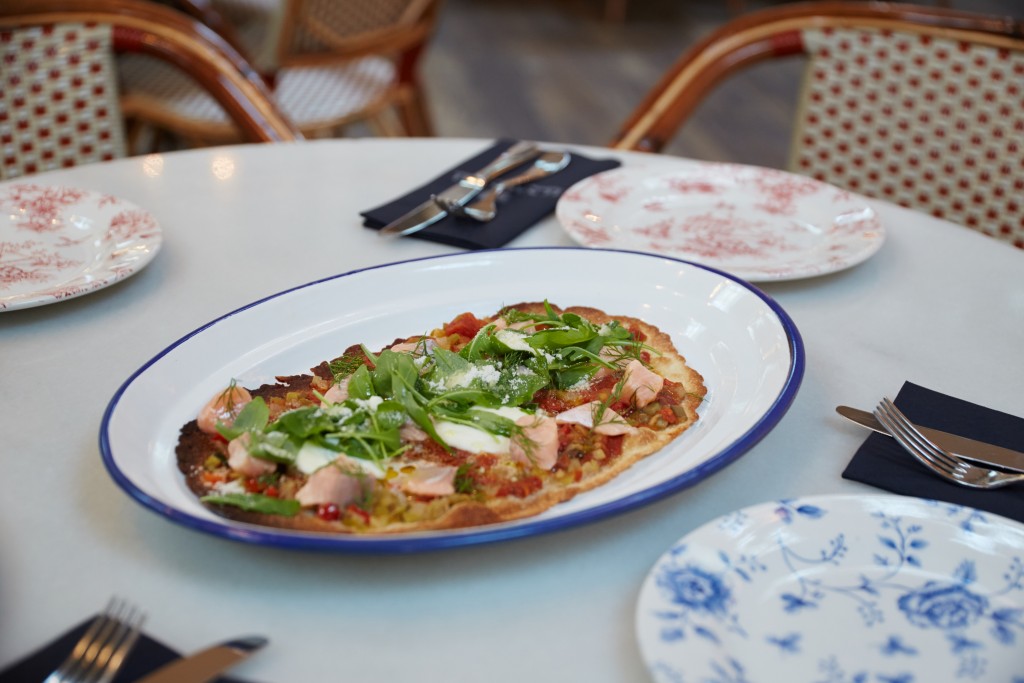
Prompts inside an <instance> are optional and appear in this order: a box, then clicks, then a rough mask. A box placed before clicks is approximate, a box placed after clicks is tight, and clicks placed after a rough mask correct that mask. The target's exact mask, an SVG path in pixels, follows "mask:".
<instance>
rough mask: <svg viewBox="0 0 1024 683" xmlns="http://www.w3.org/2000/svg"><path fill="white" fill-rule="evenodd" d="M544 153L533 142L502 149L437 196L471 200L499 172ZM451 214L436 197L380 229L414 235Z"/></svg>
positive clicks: (389, 233) (463, 201) (385, 233)
mask: <svg viewBox="0 0 1024 683" xmlns="http://www.w3.org/2000/svg"><path fill="white" fill-rule="evenodd" d="M539 154H540V150H539V149H537V146H536V145H534V144H533V143H531V142H518V143H516V144H514V145H512V146H511V147H509V148H508V149H507V150H505V151H504V152H502V153H501V154H500V155H499V156H498V157H497V158H496V159H495V160H494V161H492V162H491V163H489V164H488V165H487V166H485V167H483V168H481V169H480V170H479V171H476V172H475V173H470V174H468V175H466V176H463V177H462V179H460V180H459V181H458V182H457V183H455V184H454V185H452V186H451V187H449V188H448V189H446V190H444V191H443V192H441V193H439V194H438V195H437V199H440V200H450V201H453V202H455V203H457V204H459V205H460V206H464V205H465V204H467V203H469V202H470V201H471V200H472V199H473V198H474V197H476V196H477V195H478V194H480V192H481V191H483V189H484V188H485V187H486V186H487V183H489V182H491V181H492V180H494V179H495V178H497V177H498V176H500V175H502V174H504V173H507V172H508V171H511V170H512V169H513V168H516V167H517V166H521V165H522V164H525V163H526V162H527V161H532V160H533V159H535V158H537V156H538V155H539ZM447 215H448V212H447V211H445V210H444V209H442V208H441V206H440V204H439V203H438V201H436V200H435V199H434V198H433V197H431V198H430V199H428V200H427V201H425V202H423V203H422V204H420V205H419V206H417V207H416V208H415V209H413V210H412V211H409V212H408V213H406V214H405V215H404V216H402V217H401V218H398V219H395V220H393V221H391V222H390V223H388V224H387V225H385V226H384V227H383V228H381V229H380V231H379V233H378V234H380V235H383V236H385V237H390V236H398V235H411V234H412V233H414V232H417V231H419V230H422V229H423V228H426V227H427V226H430V225H433V224H434V223H436V222H438V221H439V220H441V219H442V218H444V217H445V216H447Z"/></svg>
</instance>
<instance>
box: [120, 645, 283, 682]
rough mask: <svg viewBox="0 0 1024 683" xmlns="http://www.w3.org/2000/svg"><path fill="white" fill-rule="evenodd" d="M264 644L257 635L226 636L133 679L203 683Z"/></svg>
mask: <svg viewBox="0 0 1024 683" xmlns="http://www.w3.org/2000/svg"><path fill="white" fill-rule="evenodd" d="M266 644H267V639H266V638H262V637H260V636H249V637H248V638H239V639H237V640H229V641H227V642H226V643H220V644H219V645H214V646H213V647H208V648H206V649H205V650H200V651H199V652H196V653H195V654H192V655H188V656H187V657H182V658H181V659H178V660H175V661H173V662H171V663H170V664H166V665H164V666H162V667H160V668H159V669H157V670H156V671H154V672H152V673H150V674H149V675H148V676H144V677H143V678H140V679H139V680H138V681H136V683H205V682H206V681H210V680H213V679H214V678H216V677H217V676H218V675H219V674H221V673H223V672H224V671H226V670H227V669H229V668H231V667H232V666H234V665H235V664H238V663H239V662H240V661H242V660H243V659H245V658H246V657H248V656H249V655H251V654H252V653H254V652H256V651H257V650H259V649H260V648H262V647H263V646H264V645H266Z"/></svg>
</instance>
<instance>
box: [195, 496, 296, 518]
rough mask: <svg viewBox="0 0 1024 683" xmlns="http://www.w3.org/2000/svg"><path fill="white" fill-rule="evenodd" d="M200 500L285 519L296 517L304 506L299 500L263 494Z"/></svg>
mask: <svg viewBox="0 0 1024 683" xmlns="http://www.w3.org/2000/svg"><path fill="white" fill-rule="evenodd" d="M199 500H201V501H202V502H204V503H211V504H213V505H232V506H234V507H237V508H241V509H243V510H247V511H249V512H261V513H263V514H268V515H283V516H285V517H294V516H295V515H297V514H299V511H300V510H301V509H302V505H301V504H300V503H299V501H297V500H292V499H285V498H272V497H270V496H265V495H263V494H262V493H224V494H220V495H210V496H203V497H202V498H200V499H199Z"/></svg>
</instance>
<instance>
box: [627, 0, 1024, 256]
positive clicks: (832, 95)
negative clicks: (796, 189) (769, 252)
mask: <svg viewBox="0 0 1024 683" xmlns="http://www.w3.org/2000/svg"><path fill="white" fill-rule="evenodd" d="M791 55H804V56H805V57H806V60H807V64H806V69H805V74H804V80H803V85H802V87H801V91H800V95H799V102H798V103H797V106H796V109H795V111H796V115H795V121H794V125H793V135H792V144H791V152H790V158H789V170H792V171H795V172H798V173H803V174H805V175H809V176H812V177H814V178H817V179H819V180H822V181H825V182H828V183H831V184H833V185H837V186H839V187H843V188H845V189H848V190H852V191H855V192H859V193H861V194H864V195H867V196H870V197H875V198H880V199H886V200H889V201H893V202H896V203H898V204H901V205H903V206H907V207H911V208H915V209H918V210H921V211H925V212H927V213H930V214H932V215H935V216H939V217H942V218H946V219H948V220H951V221H954V222H957V223H960V224H962V225H965V226H968V227H970V228H973V229H976V230H979V231H981V232H983V233H985V234H987V235H990V236H992V237H996V238H998V239H1002V240H1005V241H1008V242H1010V243H1012V244H1014V245H1016V246H1018V247H1021V248H1024V200H1021V191H1022V190H1024V38H1022V37H1021V33H1020V26H1019V25H1018V24H1017V23H1016V22H1014V21H1012V20H1008V19H1001V18H994V17H983V16H978V15H974V14H967V13H964V12H955V11H951V10H944V9H939V8H927V7H916V6H909V5H891V4H884V5H879V4H875V3H855V2H854V3H851V2H818V3H804V4H797V5H792V6H784V7H778V8H773V9H769V10H764V11H761V12H752V13H750V14H748V15H746V16H743V17H741V18H739V19H736V20H734V21H732V22H730V23H729V24H728V25H726V26H724V27H723V28H722V29H720V30H719V31H718V32H716V33H715V34H714V35H712V36H711V37H709V38H708V39H706V40H705V41H703V42H702V43H701V44H699V45H698V46H696V47H695V48H694V49H693V50H691V51H689V52H687V53H686V54H684V55H683V57H682V58H681V59H680V61H679V62H677V63H676V65H675V66H674V67H673V68H672V69H671V70H670V71H669V72H668V73H667V74H666V75H665V78H664V79H663V80H662V81H661V82H660V83H659V84H658V85H657V86H656V87H655V89H654V90H653V91H652V92H651V93H649V95H648V96H647V98H646V99H645V101H644V102H643V103H642V104H641V105H640V107H638V108H637V109H636V110H635V111H634V113H633V114H632V116H631V117H630V118H629V120H628V121H627V123H626V124H625V125H624V126H623V128H622V129H621V130H620V132H619V134H618V136H617V137H616V139H615V140H614V141H613V143H612V146H614V147H617V148H620V149H643V150H648V151H660V150H661V149H662V148H663V147H664V145H665V144H666V143H667V142H668V141H669V140H670V139H671V138H672V137H673V136H674V135H676V134H677V132H678V131H679V129H680V128H681V127H682V125H683V124H684V122H685V120H686V118H687V117H688V116H689V114H690V113H691V112H692V111H693V110H694V109H695V108H696V106H697V105H698V104H699V103H700V101H701V100H702V99H703V98H704V97H705V96H706V95H707V94H708V93H710V91H711V90H712V89H713V88H714V87H715V86H716V85H717V84H718V83H719V82H721V81H722V80H723V79H724V78H725V77H726V76H728V75H730V74H732V73H733V72H735V71H736V70H738V69H740V68H741V67H744V66H747V65H749V64H752V63H754V62H760V61H764V60H767V59H771V58H776V57H784V56H791Z"/></svg>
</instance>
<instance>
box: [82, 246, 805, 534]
mask: <svg viewBox="0 0 1024 683" xmlns="http://www.w3.org/2000/svg"><path fill="white" fill-rule="evenodd" d="M544 299H548V300H549V301H551V302H552V303H555V304H558V305H561V306H570V305H588V306H593V307H597V308H601V309H604V310H605V311H606V312H608V313H610V314H612V315H623V316H632V317H637V318H642V319H644V320H646V321H648V322H651V323H653V324H654V325H657V326H658V327H660V328H661V329H662V330H664V331H665V332H666V333H668V334H669V335H670V336H671V337H672V339H673V341H674V342H675V344H676V346H677V347H678V349H679V350H680V351H681V352H682V353H683V354H684V355H685V356H686V358H687V360H688V361H689V363H690V364H691V365H692V366H693V367H694V368H696V369H697V371H698V372H700V373H701V374H702V375H703V377H704V383H705V384H706V385H707V387H708V395H707V400H706V401H705V404H704V405H703V406H702V407H701V408H700V410H699V414H700V420H699V422H698V424H697V425H696V426H695V427H693V428H692V429H690V430H688V431H687V432H686V433H684V434H683V435H682V436H681V437H680V438H679V439H677V440H676V441H674V442H673V443H672V444H670V445H669V446H668V447H666V448H665V449H663V450H662V451H660V452H659V453H657V454H655V455H653V456H651V457H649V458H647V459H646V460H644V461H642V462H640V463H638V464H637V465H635V466H634V467H632V468H631V469H629V470H628V471H627V472H625V473H624V474H622V475H621V476H619V477H618V478H616V479H615V480H613V481H612V482H609V483H608V484H607V485H605V486H602V487H600V488H598V489H596V490H593V491H590V492H588V493H586V494H583V495H580V496H577V497H576V498H575V499H573V500H571V501H568V502H566V503H563V504H561V505H558V506H556V507H555V508H553V509H551V510H549V511H547V512H545V513H543V514H542V515H540V516H538V517H533V518H530V519H526V520H521V521H516V522H509V523H505V524H498V525H492V526H485V527H476V528H471V529H466V530H458V531H445V532H425V533H417V534H406V535H400V536H376V537H372V536H352V535H339V534H332V535H327V534H314V533H300V532H294V531H286V530H277V529H271V528H267V527H257V526H252V525H247V524H242V523H238V522H234V521H230V520H227V519H224V518H222V517H219V516H217V515H215V514H214V513H212V512H210V511H208V510H207V509H205V508H204V507H203V506H202V505H201V504H200V503H199V502H198V500H196V498H195V496H194V495H193V494H192V493H191V492H190V491H189V490H188V488H187V487H186V485H185V482H184V480H183V477H182V476H181V474H180V473H179V472H178V469H177V465H176V459H175V453H174V451H175V446H176V444H177V440H178V433H179V430H180V428H181V427H182V425H184V424H185V423H186V422H189V421H190V420H192V419H194V418H195V417H196V415H197V413H198V411H199V409H200V408H201V407H202V406H203V405H204V404H205V403H206V402H207V401H208V400H209V398H210V397H211V396H214V395H215V394H216V393H217V392H219V391H223V388H224V387H225V386H227V385H228V383H229V382H230V381H231V380H232V379H234V380H236V381H237V382H238V383H239V384H241V385H242V386H259V385H261V384H263V383H265V382H272V381H273V377H274V376H275V375H288V374H295V373H302V372H308V370H309V368H311V367H313V366H314V365H317V364H318V363H319V362H321V361H322V360H327V359H331V358H335V357H337V356H338V355H340V354H341V353H342V352H343V351H344V350H345V349H346V348H348V347H349V346H350V345H352V344H356V343H365V344H366V345H367V346H368V347H370V348H380V347H383V346H385V345H387V344H390V343H392V342H393V341H394V340H395V339H396V338H398V337H406V336H408V335H410V334H417V333H420V332H423V331H425V330H430V329H433V328H435V327H437V326H438V325H439V324H440V323H442V322H445V321H447V320H450V319H452V318H453V317H455V316H456V315H458V314H459V313H461V312H464V311H471V312H473V313H475V314H477V315H491V314H493V313H495V312H497V311H498V310H500V309H501V308H502V307H503V306H505V305H511V304H515V303H520V302H524V301H541V300H544ZM803 369H804V354H803V346H802V343H801V341H800V337H799V334H798V332H797V330H796V327H795V326H794V325H793V322H792V321H791V320H790V318H789V317H788V316H787V315H786V314H785V312H784V311H783V310H782V309H781V308H780V307H779V306H778V305H777V304H776V303H775V302H774V301H772V300H771V299H769V298H768V297H767V296H766V295H765V294H763V293H761V292H760V291H758V290H756V289H755V288H753V287H752V286H751V285H749V284H747V283H744V282H742V281H739V280H736V279H735V278H732V277H730V276H728V275H725V274H722V273H718V272H715V271H713V270H709V269H706V268H703V267H700V266H696V265H693V264H688V263H685V262H682V261H678V260H675V259H669V258H665V257H661V256H656V255H653V254H638V253H631V252H618V251H610V250H588V249H579V248H568V249H565V248H563V249H559V248H549V249H510V250H499V251H478V252H472V253H463V254H457V255H452V256H442V257H435V258H427V259H420V260H415V261H406V262H401V263H394V264H389V265H385V266H380V267H374V268H368V269H366V270H360V271H355V272H352V273H347V274H344V275H339V276H337V277H333V278H329V279H326V280H322V281H319V282H314V283H310V284H308V285H304V286H302V287H298V288H296V289H292V290H289V291H285V292H282V293H280V294H277V295H275V296H272V297H269V298H267V299H264V300H262V301H257V302H255V303H253V304H251V305H250V306H247V307H245V308H242V309H240V310H237V311H235V312H233V313H229V314H227V315H225V316H224V317H222V318H219V319H217V320H215V321H213V322H211V323H209V324H208V325H206V326H205V327H202V328H200V329H199V330H196V331H195V332H194V333H192V334H190V335H188V336H186V337H185V338H183V339H180V340H178V341H176V342H174V343H173V344H172V345H171V346H169V347H168V348H167V349H165V350H163V351H162V352H160V353H159V354H158V355H157V356H156V357H155V358H153V359H152V360H151V361H149V362H148V363H147V364H146V365H145V366H144V367H143V368H141V369H140V370H139V371H138V372H136V373H135V374H134V375H133V376H132V377H131V378H129V379H128V380H127V382H126V383H125V384H124V385H123V386H122V387H121V388H120V389H119V390H118V391H117V393H116V395H115V396H114V397H113V399H112V400H111V402H110V404H109V406H108V407H107V410H106V413H105V415H104V418H103V423H102V426H101V433H100V446H101V450H102V453H103V461H104V463H105V464H106V466H107V469H108V470H109V472H110V473H111V475H112V476H113V478H114V479H115V481H116V482H117V483H118V484H119V485H120V486H121V487H123V488H124V489H125V490H126V491H127V492H128V493H129V494H130V495H131V496H132V497H134V498H135V499H136V500H137V501H139V502H140V503H142V504H143V505H145V506H147V507H149V508H152V509H153V510H156V511H157V512H159V513H161V514H164V515H166V516H167V517H168V518H170V519H171V520H173V521H175V522H179V523H181V524H184V525H186V526H189V527H192V528H194V529H199V530H201V531H206V532H209V533H213V534H218V535H221V536H225V537H228V538H232V539H236V540H243V541H249V542H253V543H264V544H270V545H279V546H284V547H289V548H316V549H325V550H343V551H350V552H361V551H363V552H409V551H418V550H425V549H432V548H441V547H450V546H459V545H466V544H471V543H481V542H487V541H496V540H504V539H509V538H515V537H520V536H526V535H531V534H536V533H541V532H546V531H552V530H556V529H562V528H565V527H568V526H572V525H576V524H581V523H584V522H590V521H594V520H597V519H601V518H604V517H606V516H608V515H611V514H615V513H619V512H622V511H624V510H628V509H631V508H633V507H636V506H639V505H642V504H646V503H649V502H652V501H654V500H656V499H658V498H660V497H663V496H665V495H668V494H669V493H672V492H674V491H677V490H679V489H681V488H683V487H686V486H689V485H691V484H694V483H696V482H698V481H700V480H701V479H703V478H705V477H707V476H708V475H710V474H711V473H713V472H715V471H716V470H718V469H720V468H722V467H724V466H725V465H726V464H728V463H730V462H732V461H733V460H735V459H736V458H738V457H739V456H740V455H741V454H743V453H744V452H746V451H747V450H748V449H749V448H750V447H751V446H753V445H754V444H755V443H756V442H757V441H759V440H760V439H761V438H762V437H764V436H765V434H767V433H768V431H769V430H771V429H772V428H773V427H774V426H775V424H776V423H777V422H778V421H779V419H781V417H782V415H783V414H784V413H785V412H786V410H787V409H788V408H789V405H790V403H791V402H792V400H793V398H794V396H795V394H796V391H797V387H798V386H799V384H800V380H801V378H802V376H803Z"/></svg>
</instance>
